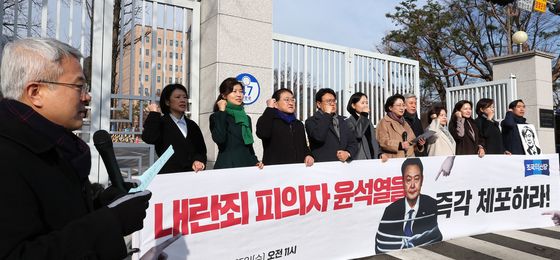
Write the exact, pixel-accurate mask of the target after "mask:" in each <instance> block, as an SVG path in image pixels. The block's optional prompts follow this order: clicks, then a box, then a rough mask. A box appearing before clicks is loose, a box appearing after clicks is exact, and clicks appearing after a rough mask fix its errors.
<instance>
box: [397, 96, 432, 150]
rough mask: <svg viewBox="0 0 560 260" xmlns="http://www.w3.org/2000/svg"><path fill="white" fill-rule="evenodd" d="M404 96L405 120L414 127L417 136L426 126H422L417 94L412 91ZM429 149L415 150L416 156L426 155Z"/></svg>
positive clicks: (413, 130)
mask: <svg viewBox="0 0 560 260" xmlns="http://www.w3.org/2000/svg"><path fill="white" fill-rule="evenodd" d="M403 96H404V105H405V110H404V115H403V117H404V120H405V121H406V122H407V123H408V125H410V128H412V132H414V135H415V136H420V135H422V134H423V133H424V128H423V127H422V122H421V121H420V118H418V110H417V104H418V102H417V99H416V95H414V94H412V93H406V94H404V95H403ZM427 152H428V151H427V149H424V150H422V151H418V150H415V151H414V155H416V156H426V155H427V154H428V153H427Z"/></svg>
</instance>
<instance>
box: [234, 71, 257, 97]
mask: <svg viewBox="0 0 560 260" xmlns="http://www.w3.org/2000/svg"><path fill="white" fill-rule="evenodd" d="M236 79H237V81H239V82H241V84H242V85H243V91H244V92H245V96H244V97H243V103H244V104H245V105H250V104H253V103H255V101H257V99H258V98H259V95H260V94H261V86H260V85H259V82H258V81H257V79H256V78H255V77H253V75H251V74H249V73H242V74H239V75H237V77H236Z"/></svg>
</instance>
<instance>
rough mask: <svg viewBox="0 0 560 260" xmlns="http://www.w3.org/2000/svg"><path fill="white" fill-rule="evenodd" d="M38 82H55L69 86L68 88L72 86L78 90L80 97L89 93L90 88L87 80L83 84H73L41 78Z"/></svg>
mask: <svg viewBox="0 0 560 260" xmlns="http://www.w3.org/2000/svg"><path fill="white" fill-rule="evenodd" d="M38 82H39V83H46V84H55V85H61V86H65V87H69V88H74V89H76V90H79V91H80V95H81V96H82V97H84V96H86V95H87V94H88V93H89V91H90V90H91V86H90V85H89V84H88V83H87V82H84V84H73V83H64V82H54V81H45V80H41V81H38Z"/></svg>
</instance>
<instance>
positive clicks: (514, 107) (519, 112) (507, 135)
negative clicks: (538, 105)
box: [501, 99, 527, 154]
mask: <svg viewBox="0 0 560 260" xmlns="http://www.w3.org/2000/svg"><path fill="white" fill-rule="evenodd" d="M524 115H525V103H523V100H521V99H518V100H514V101H513V102H511V103H510V104H509V109H508V112H507V113H506V116H505V117H504V120H502V122H501V125H502V138H503V142H504V148H505V149H506V151H509V152H510V153H511V154H525V149H523V142H522V141H521V135H520V134H519V129H518V128H517V125H518V124H527V120H526V119H525V118H524V117H523V116H524Z"/></svg>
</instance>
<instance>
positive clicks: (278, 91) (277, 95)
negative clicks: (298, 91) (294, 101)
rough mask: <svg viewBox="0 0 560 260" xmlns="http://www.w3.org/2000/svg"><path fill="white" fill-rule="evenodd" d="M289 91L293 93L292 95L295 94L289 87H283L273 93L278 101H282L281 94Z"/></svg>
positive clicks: (273, 96)
mask: <svg viewBox="0 0 560 260" xmlns="http://www.w3.org/2000/svg"><path fill="white" fill-rule="evenodd" d="M285 92H288V93H290V94H292V96H293V95H294V92H292V91H291V90H289V89H287V88H281V89H279V90H276V91H274V93H273V94H272V98H274V99H276V101H277V102H278V101H280V96H282V93H285Z"/></svg>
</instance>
